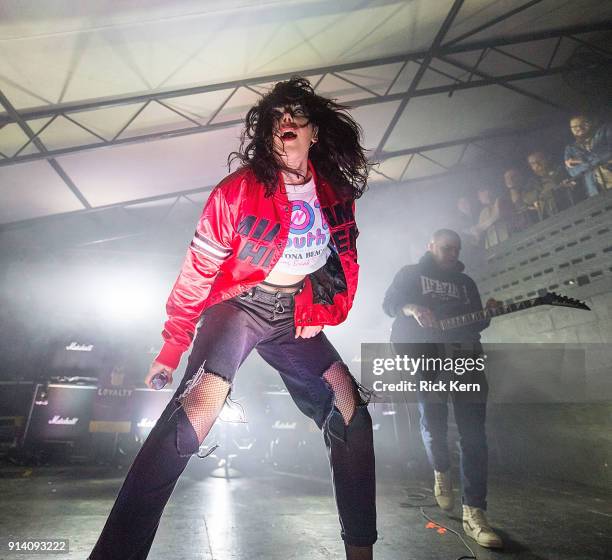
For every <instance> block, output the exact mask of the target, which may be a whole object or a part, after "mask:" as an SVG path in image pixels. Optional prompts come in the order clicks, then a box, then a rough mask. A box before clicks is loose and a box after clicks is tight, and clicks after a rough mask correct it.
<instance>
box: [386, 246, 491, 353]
mask: <svg viewBox="0 0 612 560" xmlns="http://www.w3.org/2000/svg"><path fill="white" fill-rule="evenodd" d="M464 268H465V267H464V265H463V263H462V262H460V261H457V265H456V266H455V268H454V269H453V270H448V271H447V270H443V269H441V268H440V267H439V266H438V265H437V264H436V262H435V260H434V258H433V255H432V254H431V253H430V252H429V251H427V252H426V253H425V254H424V255H423V256H422V257H421V259H420V260H419V262H418V264H413V265H409V266H405V267H404V268H402V269H401V270H400V271H399V272H398V273H397V274H396V275H395V278H394V279H393V283H392V284H391V286H389V288H388V290H387V293H386V294H385V299H384V302H383V309H384V311H385V313H386V314H387V315H389V316H390V317H395V321H394V322H393V327H392V330H391V342H396V343H400V342H463V341H478V340H480V331H482V330H484V329H486V328H487V327H488V326H489V320H485V321H480V322H478V323H474V324H472V325H467V326H464V327H459V328H455V329H449V330H447V331H440V330H433V329H425V328H423V327H421V326H420V325H419V324H418V323H417V321H416V319H415V318H414V317H412V316H410V317H406V316H405V315H404V314H403V313H402V311H401V310H402V307H404V306H405V305H407V304H409V303H412V304H415V305H420V306H422V307H427V308H428V309H431V311H433V313H434V315H435V317H436V319H447V318H449V317H455V316H457V315H463V314H464V313H470V312H472V311H479V310H481V309H482V302H481V299H480V294H479V292H478V288H477V287H476V284H475V283H474V281H473V280H472V279H471V278H470V277H469V276H468V275H467V274H464V273H463V272H462V270H463V269H464Z"/></svg>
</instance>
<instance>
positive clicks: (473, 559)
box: [420, 507, 478, 560]
mask: <svg viewBox="0 0 612 560" xmlns="http://www.w3.org/2000/svg"><path fill="white" fill-rule="evenodd" d="M420 509H421V515H422V516H423V517H424V518H425V519H427V520H428V521H431V522H432V523H435V524H436V525H437V526H438V527H442V528H443V529H446V530H447V531H450V532H451V533H453V535H455V536H456V537H457V538H458V539H459V540H460V541H461V542H462V543H463V546H465V548H467V549H468V550H469V551H470V554H471V556H460V557H459V558H457V560H478V558H477V557H476V554H474V551H473V550H472V549H471V548H470V547H469V545H468V543H466V542H465V539H464V538H463V537H462V536H461V535H460V534H459V533H458V532H457V531H455V530H453V529H451V528H450V527H446V526H445V525H442V524H441V523H438V522H437V521H435V520H433V519H432V518H431V517H429V515H427V514H426V513H425V510H424V509H423V507H421V508H420Z"/></svg>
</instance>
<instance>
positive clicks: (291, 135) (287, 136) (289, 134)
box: [281, 130, 297, 140]
mask: <svg viewBox="0 0 612 560" xmlns="http://www.w3.org/2000/svg"><path fill="white" fill-rule="evenodd" d="M296 138H297V134H296V133H295V132H293V130H285V131H284V132H283V133H281V139H282V140H295V139H296Z"/></svg>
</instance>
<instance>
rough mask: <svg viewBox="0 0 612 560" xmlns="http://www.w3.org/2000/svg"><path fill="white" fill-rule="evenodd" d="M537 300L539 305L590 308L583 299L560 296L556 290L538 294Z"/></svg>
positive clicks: (587, 309)
mask: <svg viewBox="0 0 612 560" xmlns="http://www.w3.org/2000/svg"><path fill="white" fill-rule="evenodd" d="M538 300H539V303H541V305H556V306H558V307H573V308H574V309H584V310H586V311H590V310H591V308H590V307H589V306H588V305H587V304H586V303H584V301H580V300H579V299H574V298H570V297H567V296H562V295H560V294H557V293H556V292H546V293H545V294H544V295H543V296H540V297H539V298H538Z"/></svg>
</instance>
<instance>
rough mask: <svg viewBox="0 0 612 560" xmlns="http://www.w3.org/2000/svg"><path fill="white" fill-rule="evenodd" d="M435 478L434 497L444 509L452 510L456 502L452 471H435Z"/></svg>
mask: <svg viewBox="0 0 612 560" xmlns="http://www.w3.org/2000/svg"><path fill="white" fill-rule="evenodd" d="M434 480H435V482H434V497H435V498H436V502H438V505H439V506H440V507H441V508H442V509H443V510H444V511H450V510H451V509H453V505H454V503H455V499H454V496H453V484H452V482H451V474H450V471H447V472H439V471H434Z"/></svg>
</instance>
